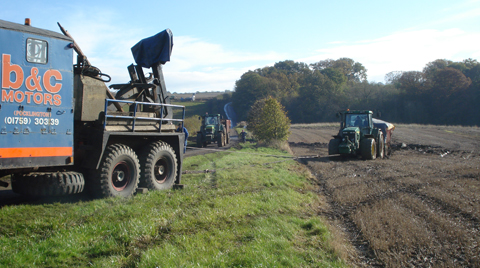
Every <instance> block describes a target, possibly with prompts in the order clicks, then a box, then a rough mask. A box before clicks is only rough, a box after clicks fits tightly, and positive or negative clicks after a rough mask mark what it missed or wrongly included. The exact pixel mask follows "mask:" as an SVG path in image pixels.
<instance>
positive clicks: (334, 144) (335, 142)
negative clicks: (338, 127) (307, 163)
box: [328, 139, 341, 155]
mask: <svg viewBox="0 0 480 268" xmlns="http://www.w3.org/2000/svg"><path fill="white" fill-rule="evenodd" d="M340 142H341V140H340V139H331V140H330V142H329V143H328V155H333V154H339V151H338V146H339V145H340Z"/></svg>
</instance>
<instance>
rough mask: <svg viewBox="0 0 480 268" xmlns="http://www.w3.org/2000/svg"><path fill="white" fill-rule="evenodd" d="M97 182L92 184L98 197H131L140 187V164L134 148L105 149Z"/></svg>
mask: <svg viewBox="0 0 480 268" xmlns="http://www.w3.org/2000/svg"><path fill="white" fill-rule="evenodd" d="M97 173H98V175H97V180H95V181H93V182H92V184H93V185H92V190H93V195H94V196H96V197H117V196H118V197H130V196H132V195H133V194H134V193H135V191H136V190H137V187H138V182H139V179H140V163H139V161H138V157H137V154H135V152H134V151H133V150H132V148H130V147H128V146H126V145H123V144H112V145H110V146H108V147H107V149H105V152H104V153H103V159H102V162H101V165H100V169H99V170H98V172H97Z"/></svg>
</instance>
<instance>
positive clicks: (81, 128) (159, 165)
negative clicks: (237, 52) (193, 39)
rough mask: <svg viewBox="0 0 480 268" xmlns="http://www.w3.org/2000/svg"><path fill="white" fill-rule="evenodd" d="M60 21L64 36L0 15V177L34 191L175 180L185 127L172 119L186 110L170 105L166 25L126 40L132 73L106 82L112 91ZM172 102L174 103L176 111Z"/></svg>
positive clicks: (130, 190)
mask: <svg viewBox="0 0 480 268" xmlns="http://www.w3.org/2000/svg"><path fill="white" fill-rule="evenodd" d="M59 26H60V25H59ZM60 28H61V30H62V32H63V34H60V33H57V32H53V31H49V30H44V29H39V28H35V27H32V26H30V22H29V20H28V19H27V20H26V22H25V25H23V24H17V23H11V22H7V21H3V20H0V81H1V93H0V94H1V100H0V177H3V176H6V175H11V183H12V189H13V190H14V191H15V192H17V193H20V194H27V195H37V196H49V195H64V194H73V193H80V192H82V191H83V190H84V188H86V189H89V191H90V192H91V193H92V194H93V195H94V196H96V197H109V196H121V197H127V196H131V195H133V194H134V193H135V192H136V190H137V188H138V187H139V186H140V187H144V188H149V189H168V188H172V187H174V186H181V184H180V179H181V168H182V160H183V144H184V143H183V139H184V134H183V133H178V132H175V129H176V127H175V124H176V123H178V122H183V118H184V116H185V110H184V107H183V106H176V105H170V104H169V103H170V101H169V99H168V97H167V95H166V88H165V82H164V78H163V73H162V65H163V64H165V63H166V62H167V61H169V60H170V54H171V49H172V46H173V40H172V39H173V36H172V34H171V31H170V30H169V29H167V30H165V31H162V32H160V33H158V34H157V35H154V36H152V37H149V38H146V39H143V40H141V41H140V42H138V43H137V44H136V45H135V46H134V47H132V53H133V56H134V58H135V62H136V63H137V65H133V64H132V65H130V66H129V67H128V72H129V74H130V78H131V81H130V82H129V83H126V84H115V85H111V86H110V88H112V89H114V90H116V94H115V96H113V94H112V92H111V91H109V90H108V88H107V86H106V84H105V82H108V81H109V76H108V75H105V74H103V73H101V72H100V70H99V69H98V68H95V67H93V66H91V65H90V62H89V61H88V60H87V58H86V57H85V56H84V55H83V53H82V52H81V50H80V48H79V47H78V45H77V44H76V43H75V41H74V40H73V38H71V36H70V35H69V34H68V32H66V31H65V30H64V29H63V28H62V27H61V26H60ZM74 50H75V51H76V52H77V53H76V54H77V60H76V64H73V60H74V59H73V51H74ZM147 55H148V56H147ZM143 68H150V69H151V71H152V73H153V74H152V75H151V76H150V77H146V76H145V75H144V72H143ZM172 109H182V110H183V116H182V118H178V119H175V118H174V117H173V112H172ZM3 184H4V185H3V186H5V183H3Z"/></svg>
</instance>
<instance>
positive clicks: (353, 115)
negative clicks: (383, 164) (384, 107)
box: [328, 110, 385, 160]
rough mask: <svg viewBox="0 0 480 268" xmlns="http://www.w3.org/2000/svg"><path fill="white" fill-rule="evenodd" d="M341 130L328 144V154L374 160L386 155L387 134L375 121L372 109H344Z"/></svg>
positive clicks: (340, 115) (341, 113) (341, 116)
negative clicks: (376, 125)
mask: <svg viewBox="0 0 480 268" xmlns="http://www.w3.org/2000/svg"><path fill="white" fill-rule="evenodd" d="M337 115H338V116H339V117H340V118H341V123H340V130H339V132H338V134H337V135H335V136H333V137H334V138H333V139H331V140H330V142H329V144H328V154H329V155H335V154H340V155H342V156H349V155H350V156H358V155H360V156H361V157H362V158H364V159H369V160H373V159H375V158H377V157H378V158H383V157H384V155H385V138H384V137H385V135H384V133H383V131H382V130H381V129H380V128H377V127H375V125H374V123H373V118H372V115H373V112H372V111H350V110H347V111H343V112H340V113H338V114H337Z"/></svg>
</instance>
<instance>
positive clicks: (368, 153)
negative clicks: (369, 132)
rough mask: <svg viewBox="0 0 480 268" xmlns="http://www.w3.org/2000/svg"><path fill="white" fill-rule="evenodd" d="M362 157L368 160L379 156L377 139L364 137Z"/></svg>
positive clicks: (361, 147) (361, 149)
mask: <svg viewBox="0 0 480 268" xmlns="http://www.w3.org/2000/svg"><path fill="white" fill-rule="evenodd" d="M360 151H361V153H362V157H363V158H364V159H368V160H374V159H375V158H376V157H377V143H376V142H375V139H373V138H368V139H364V140H363V141H362V143H361V145H360Z"/></svg>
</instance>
